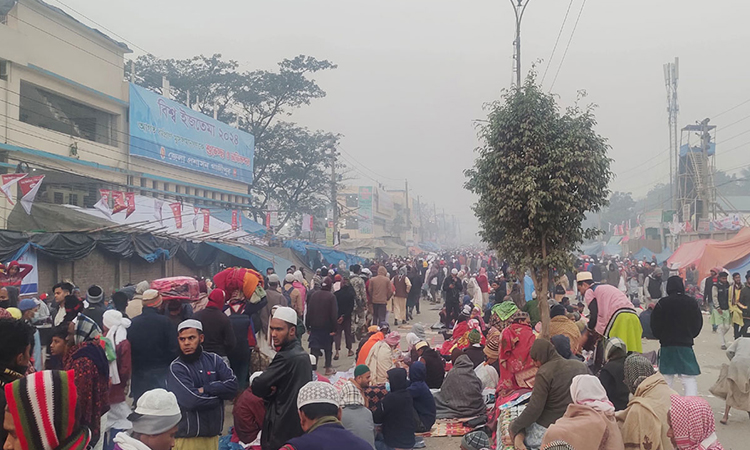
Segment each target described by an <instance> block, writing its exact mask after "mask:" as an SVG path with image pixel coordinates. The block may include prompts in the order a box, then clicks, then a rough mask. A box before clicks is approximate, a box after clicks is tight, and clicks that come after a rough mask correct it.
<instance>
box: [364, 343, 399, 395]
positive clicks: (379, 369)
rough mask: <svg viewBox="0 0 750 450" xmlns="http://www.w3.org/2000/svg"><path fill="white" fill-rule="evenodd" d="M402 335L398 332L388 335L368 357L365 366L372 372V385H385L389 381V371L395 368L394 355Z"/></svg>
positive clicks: (373, 348) (374, 347)
mask: <svg viewBox="0 0 750 450" xmlns="http://www.w3.org/2000/svg"><path fill="white" fill-rule="evenodd" d="M400 341H401V335H400V334H399V333H398V331H393V332H391V333H388V335H387V336H386V337H385V339H383V340H382V341H378V342H377V343H375V345H374V346H373V347H372V349H371V350H370V354H369V355H367V359H366V360H365V365H366V366H367V367H369V368H370V370H372V383H373V384H383V383H385V382H386V381H387V378H388V371H389V370H391V369H392V368H394V367H395V364H394V357H393V353H394V350H395V349H397V348H398V344H399V342H400Z"/></svg>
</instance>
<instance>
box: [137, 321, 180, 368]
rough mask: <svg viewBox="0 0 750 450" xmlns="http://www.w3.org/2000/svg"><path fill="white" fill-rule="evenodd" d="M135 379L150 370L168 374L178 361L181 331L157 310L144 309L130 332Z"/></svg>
mask: <svg viewBox="0 0 750 450" xmlns="http://www.w3.org/2000/svg"><path fill="white" fill-rule="evenodd" d="M128 341H130V353H131V361H132V364H133V379H135V378H137V377H138V375H139V372H141V371H144V370H150V369H164V370H165V371H166V370H167V368H168V367H169V365H170V364H171V363H172V361H173V360H174V359H175V358H176V357H177V354H178V346H177V329H176V328H175V327H174V325H172V322H170V321H169V319H168V318H166V317H165V316H162V315H161V314H159V311H157V310H156V309H154V308H143V312H142V313H141V314H140V315H139V316H137V317H134V318H133V321H132V323H131V324H130V328H128Z"/></svg>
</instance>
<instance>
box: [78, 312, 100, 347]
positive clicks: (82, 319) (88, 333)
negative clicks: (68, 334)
mask: <svg viewBox="0 0 750 450" xmlns="http://www.w3.org/2000/svg"><path fill="white" fill-rule="evenodd" d="M101 335H102V330H100V329H99V325H97V324H96V322H94V321H93V320H92V319H90V318H89V317H88V316H84V315H83V314H78V316H77V317H76V326H75V336H74V338H73V339H74V342H75V344H76V345H78V344H82V343H84V342H87V341H93V340H96V339H98V338H99V337H101Z"/></svg>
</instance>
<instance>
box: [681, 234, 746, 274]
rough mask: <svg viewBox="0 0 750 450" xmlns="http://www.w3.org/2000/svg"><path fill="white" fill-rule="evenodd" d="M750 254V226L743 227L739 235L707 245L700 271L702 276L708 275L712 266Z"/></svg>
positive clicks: (701, 259)
mask: <svg viewBox="0 0 750 450" xmlns="http://www.w3.org/2000/svg"><path fill="white" fill-rule="evenodd" d="M680 248H682V246H680ZM678 250H679V249H678ZM748 255H750V228H743V229H741V230H740V232H739V233H737V236H735V237H733V238H732V239H729V240H728V241H714V242H711V243H710V244H708V245H706V247H705V250H704V251H703V256H702V257H701V258H700V264H699V265H698V271H699V272H700V276H701V278H703V277H707V276H708V275H709V272H710V271H711V268H712V267H724V266H726V265H728V264H729V263H732V262H734V261H737V260H739V259H742V258H745V257H746V256H748Z"/></svg>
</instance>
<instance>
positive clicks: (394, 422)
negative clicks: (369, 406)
mask: <svg viewBox="0 0 750 450" xmlns="http://www.w3.org/2000/svg"><path fill="white" fill-rule="evenodd" d="M467 359H468V358H467ZM469 364H471V362H469ZM388 382H389V386H390V391H389V392H388V393H387V394H386V395H385V397H383V400H381V401H380V402H379V403H378V404H377V407H376V409H375V411H374V412H373V413H372V418H373V421H374V422H375V423H377V424H382V435H378V437H377V438H376V441H375V448H376V449H377V450H392V449H403V448H413V447H414V444H415V443H416V439H415V436H414V433H415V432H416V429H417V426H416V423H415V414H414V401H413V400H412V397H411V395H410V394H409V391H407V390H406V388H407V387H408V385H409V382H408V381H407V379H406V370H405V369H401V368H395V369H391V370H389V371H388Z"/></svg>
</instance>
